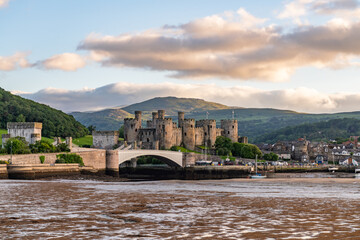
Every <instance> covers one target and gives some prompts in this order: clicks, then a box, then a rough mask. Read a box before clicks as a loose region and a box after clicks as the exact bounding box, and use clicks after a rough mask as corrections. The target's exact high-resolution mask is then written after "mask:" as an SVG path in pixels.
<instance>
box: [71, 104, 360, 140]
mask: <svg viewBox="0 0 360 240" xmlns="http://www.w3.org/2000/svg"><path fill="white" fill-rule="evenodd" d="M116 109H117V110H114V109H107V110H103V111H99V112H93V113H71V114H73V115H74V117H75V118H76V119H77V120H78V121H80V122H81V123H83V124H84V125H86V126H89V125H94V126H96V127H97V129H98V130H118V129H119V127H120V126H121V125H122V124H123V119H124V118H125V117H129V116H133V115H132V113H134V111H136V110H140V111H143V120H148V119H151V112H152V111H156V110H158V109H165V110H166V115H168V116H170V117H172V118H173V120H174V121H177V112H178V111H184V112H185V117H186V118H194V119H196V120H200V119H205V118H206V117H207V114H206V113H207V112H208V113H209V119H215V120H216V121H217V124H218V127H220V120H221V119H230V118H232V112H233V111H234V118H235V119H237V120H238V121H239V135H240V136H248V137H249V141H250V142H255V141H258V138H259V137H261V136H262V135H264V134H267V133H271V132H273V131H276V130H279V129H281V128H285V127H289V126H297V125H300V124H305V123H315V122H320V121H327V120H331V119H341V118H356V119H360V112H348V113H335V114H307V113H298V112H295V111H289V110H278V109H271V108H231V107H229V106H225V105H221V104H217V103H212V102H207V101H204V100H201V99H191V98H175V97H167V98H154V99H150V100H148V101H145V102H142V103H137V104H133V105H130V106H127V107H125V108H123V109H122V111H120V109H119V108H116ZM130 113H131V114H130ZM144 125H145V122H144Z"/></svg>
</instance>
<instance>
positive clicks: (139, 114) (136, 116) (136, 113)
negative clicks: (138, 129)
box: [135, 111, 141, 122]
mask: <svg viewBox="0 0 360 240" xmlns="http://www.w3.org/2000/svg"><path fill="white" fill-rule="evenodd" d="M135 119H137V120H140V122H141V111H135Z"/></svg>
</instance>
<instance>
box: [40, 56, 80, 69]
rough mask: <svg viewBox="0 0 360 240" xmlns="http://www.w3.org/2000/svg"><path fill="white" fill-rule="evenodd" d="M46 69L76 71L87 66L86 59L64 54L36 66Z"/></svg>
mask: <svg viewBox="0 0 360 240" xmlns="http://www.w3.org/2000/svg"><path fill="white" fill-rule="evenodd" d="M35 65H36V66H39V67H41V68H45V69H58V70H63V71H76V70H78V69H79V68H83V67H84V66H85V65H86V61H85V58H84V57H83V56H80V55H78V54H75V53H62V54H58V55H54V56H52V57H50V58H48V59H46V60H44V61H40V62H37V63H36V64H35Z"/></svg>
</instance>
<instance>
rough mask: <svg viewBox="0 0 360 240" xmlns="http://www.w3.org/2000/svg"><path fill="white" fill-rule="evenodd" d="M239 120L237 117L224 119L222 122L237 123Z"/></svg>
mask: <svg viewBox="0 0 360 240" xmlns="http://www.w3.org/2000/svg"><path fill="white" fill-rule="evenodd" d="M237 121H238V120H236V119H222V120H221V122H222V123H237Z"/></svg>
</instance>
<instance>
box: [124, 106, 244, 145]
mask: <svg viewBox="0 0 360 240" xmlns="http://www.w3.org/2000/svg"><path fill="white" fill-rule="evenodd" d="M218 136H224V137H228V138H230V139H231V140H232V141H233V142H237V141H238V122H237V120H221V128H216V121H215V120H210V119H206V120H199V121H195V119H185V114H184V112H179V113H178V122H177V123H176V122H173V120H172V119H171V118H166V117H165V111H164V110H158V111H157V112H153V113H152V120H149V121H147V122H146V127H145V128H142V125H141V111H136V112H135V118H126V119H124V138H125V139H124V140H125V141H126V142H127V143H128V144H133V143H136V144H138V145H140V146H141V148H144V149H169V148H171V147H172V146H184V147H185V148H187V149H190V150H194V149H195V146H198V145H202V146H204V145H207V146H208V147H214V145H215V140H216V137H218Z"/></svg>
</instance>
